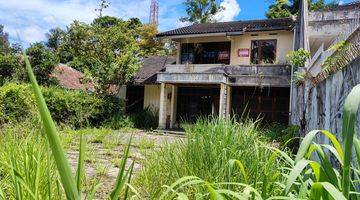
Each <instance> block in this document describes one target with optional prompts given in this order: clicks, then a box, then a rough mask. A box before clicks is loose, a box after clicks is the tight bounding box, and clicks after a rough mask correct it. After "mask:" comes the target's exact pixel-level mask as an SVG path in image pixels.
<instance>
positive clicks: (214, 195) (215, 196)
mask: <svg viewBox="0 0 360 200" xmlns="http://www.w3.org/2000/svg"><path fill="white" fill-rule="evenodd" d="M205 186H206V188H207V190H208V191H209V195H210V200H225V198H224V197H223V196H222V195H221V194H220V193H219V192H217V191H216V190H215V189H214V188H213V187H212V186H211V184H210V183H205Z"/></svg>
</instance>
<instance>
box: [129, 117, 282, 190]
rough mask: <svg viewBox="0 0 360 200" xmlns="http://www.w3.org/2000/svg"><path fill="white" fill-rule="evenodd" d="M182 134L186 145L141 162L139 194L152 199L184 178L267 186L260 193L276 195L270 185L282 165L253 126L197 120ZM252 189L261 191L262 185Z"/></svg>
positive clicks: (164, 149)
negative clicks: (241, 170) (235, 162)
mask: <svg viewBox="0 0 360 200" xmlns="http://www.w3.org/2000/svg"><path fill="white" fill-rule="evenodd" d="M185 130H186V136H187V140H186V141H187V142H175V143H172V144H168V145H166V146H165V147H162V148H160V149H159V150H158V151H156V152H155V153H154V154H152V155H150V156H149V157H148V158H146V159H145V161H144V163H143V169H142V171H141V172H140V173H139V175H138V176H137V180H136V184H137V186H138V187H140V188H141V190H142V192H144V193H145V194H148V195H149V196H151V197H155V196H156V195H157V194H158V193H159V192H160V191H161V190H162V186H163V185H170V184H171V183H173V182H175V181H176V180H178V179H179V178H181V177H184V176H197V177H199V178H201V179H204V180H205V181H208V182H229V181H234V182H241V183H249V184H251V183H254V184H255V183H260V182H263V183H269V184H268V185H265V186H264V188H263V189H264V190H266V191H267V192H269V193H271V194H277V193H278V192H279V190H280V188H279V187H277V186H276V185H275V184H274V183H275V182H276V181H278V179H279V178H280V177H281V176H280V173H281V166H282V163H281V162H280V161H279V160H276V157H273V156H272V155H273V152H272V151H271V150H270V149H269V148H267V147H266V144H264V143H263V142H265V140H264V138H262V137H261V135H260V134H259V132H258V128H257V124H256V123H252V122H244V123H237V122H235V121H234V120H223V119H213V120H199V121H198V122H197V123H196V124H195V125H194V126H187V127H186V128H185ZM231 160H238V161H239V162H241V163H242V164H243V166H244V168H245V171H246V173H247V175H246V177H245V176H243V175H242V174H241V173H239V170H238V168H237V167H235V168H234V169H233V168H232V167H231V164H230V161H231ZM234 171H235V172H234ZM233 172H234V173H233ZM164 177H166V178H164ZM255 185H256V188H260V187H263V184H255ZM192 192H193V191H191V190H190V191H187V193H188V194H189V193H190V194H191V193H192Z"/></svg>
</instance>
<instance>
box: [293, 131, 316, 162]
mask: <svg viewBox="0 0 360 200" xmlns="http://www.w3.org/2000/svg"><path fill="white" fill-rule="evenodd" d="M318 132H319V130H313V131H310V133H308V134H306V136H305V137H304V139H303V141H302V142H301V144H300V147H299V150H298V153H297V154H296V157H295V162H296V163H297V162H299V161H300V160H301V159H303V158H304V156H305V155H306V153H307V151H308V149H309V147H310V145H311V144H312V141H313V139H314V138H315V136H316V134H317V133H318Z"/></svg>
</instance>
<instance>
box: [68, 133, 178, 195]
mask: <svg viewBox="0 0 360 200" xmlns="http://www.w3.org/2000/svg"><path fill="white" fill-rule="evenodd" d="M131 135H133V138H132V143H131V147H130V157H129V159H128V160H127V163H126V169H127V168H128V167H129V166H130V165H131V164H132V162H133V161H134V162H135V165H134V175H135V176H136V173H137V172H138V171H139V170H140V169H141V165H140V163H141V160H142V159H144V158H145V155H146V154H148V153H151V152H152V151H154V150H156V149H157V148H159V147H160V146H161V145H163V144H166V143H172V142H174V141H177V140H182V139H184V136H182V135H174V134H158V133H154V132H145V131H141V130H138V131H136V132H135V133H133V134H131V133H126V132H120V131H115V132H114V133H113V134H110V135H106V136H104V137H100V138H94V137H93V136H91V134H90V135H89V138H87V145H86V151H85V152H86V153H85V171H86V179H85V180H86V181H85V183H84V187H85V190H87V191H89V190H91V187H92V186H93V185H94V184H96V183H101V186H100V188H99V189H98V191H97V195H96V197H97V198H98V199H106V197H108V196H109V194H110V192H111V190H112V189H113V186H114V184H115V181H116V177H117V174H118V171H119V168H118V166H119V165H120V162H121V158H122V155H123V151H124V149H125V147H126V145H127V144H128V141H129V139H130V136H131ZM67 155H68V158H69V161H70V165H71V167H72V169H73V170H74V171H75V170H76V168H77V163H78V141H76V140H75V141H72V142H71V143H70V144H69V145H68V151H67Z"/></svg>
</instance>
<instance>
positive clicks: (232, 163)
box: [229, 159, 248, 184]
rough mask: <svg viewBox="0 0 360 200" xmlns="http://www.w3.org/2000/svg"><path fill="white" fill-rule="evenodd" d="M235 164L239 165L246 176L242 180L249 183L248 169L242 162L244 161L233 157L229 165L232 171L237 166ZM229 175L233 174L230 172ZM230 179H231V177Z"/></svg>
mask: <svg viewBox="0 0 360 200" xmlns="http://www.w3.org/2000/svg"><path fill="white" fill-rule="evenodd" d="M235 164H236V166H238V167H239V169H240V172H241V175H242V176H243V178H244V181H242V182H243V183H246V184H247V183H248V175H247V173H246V170H245V167H244V165H243V164H242V162H241V161H240V160H235V159H231V160H230V161H229V165H230V171H232V169H233V168H234V167H235ZM229 176H231V174H229ZM229 180H230V179H229Z"/></svg>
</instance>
